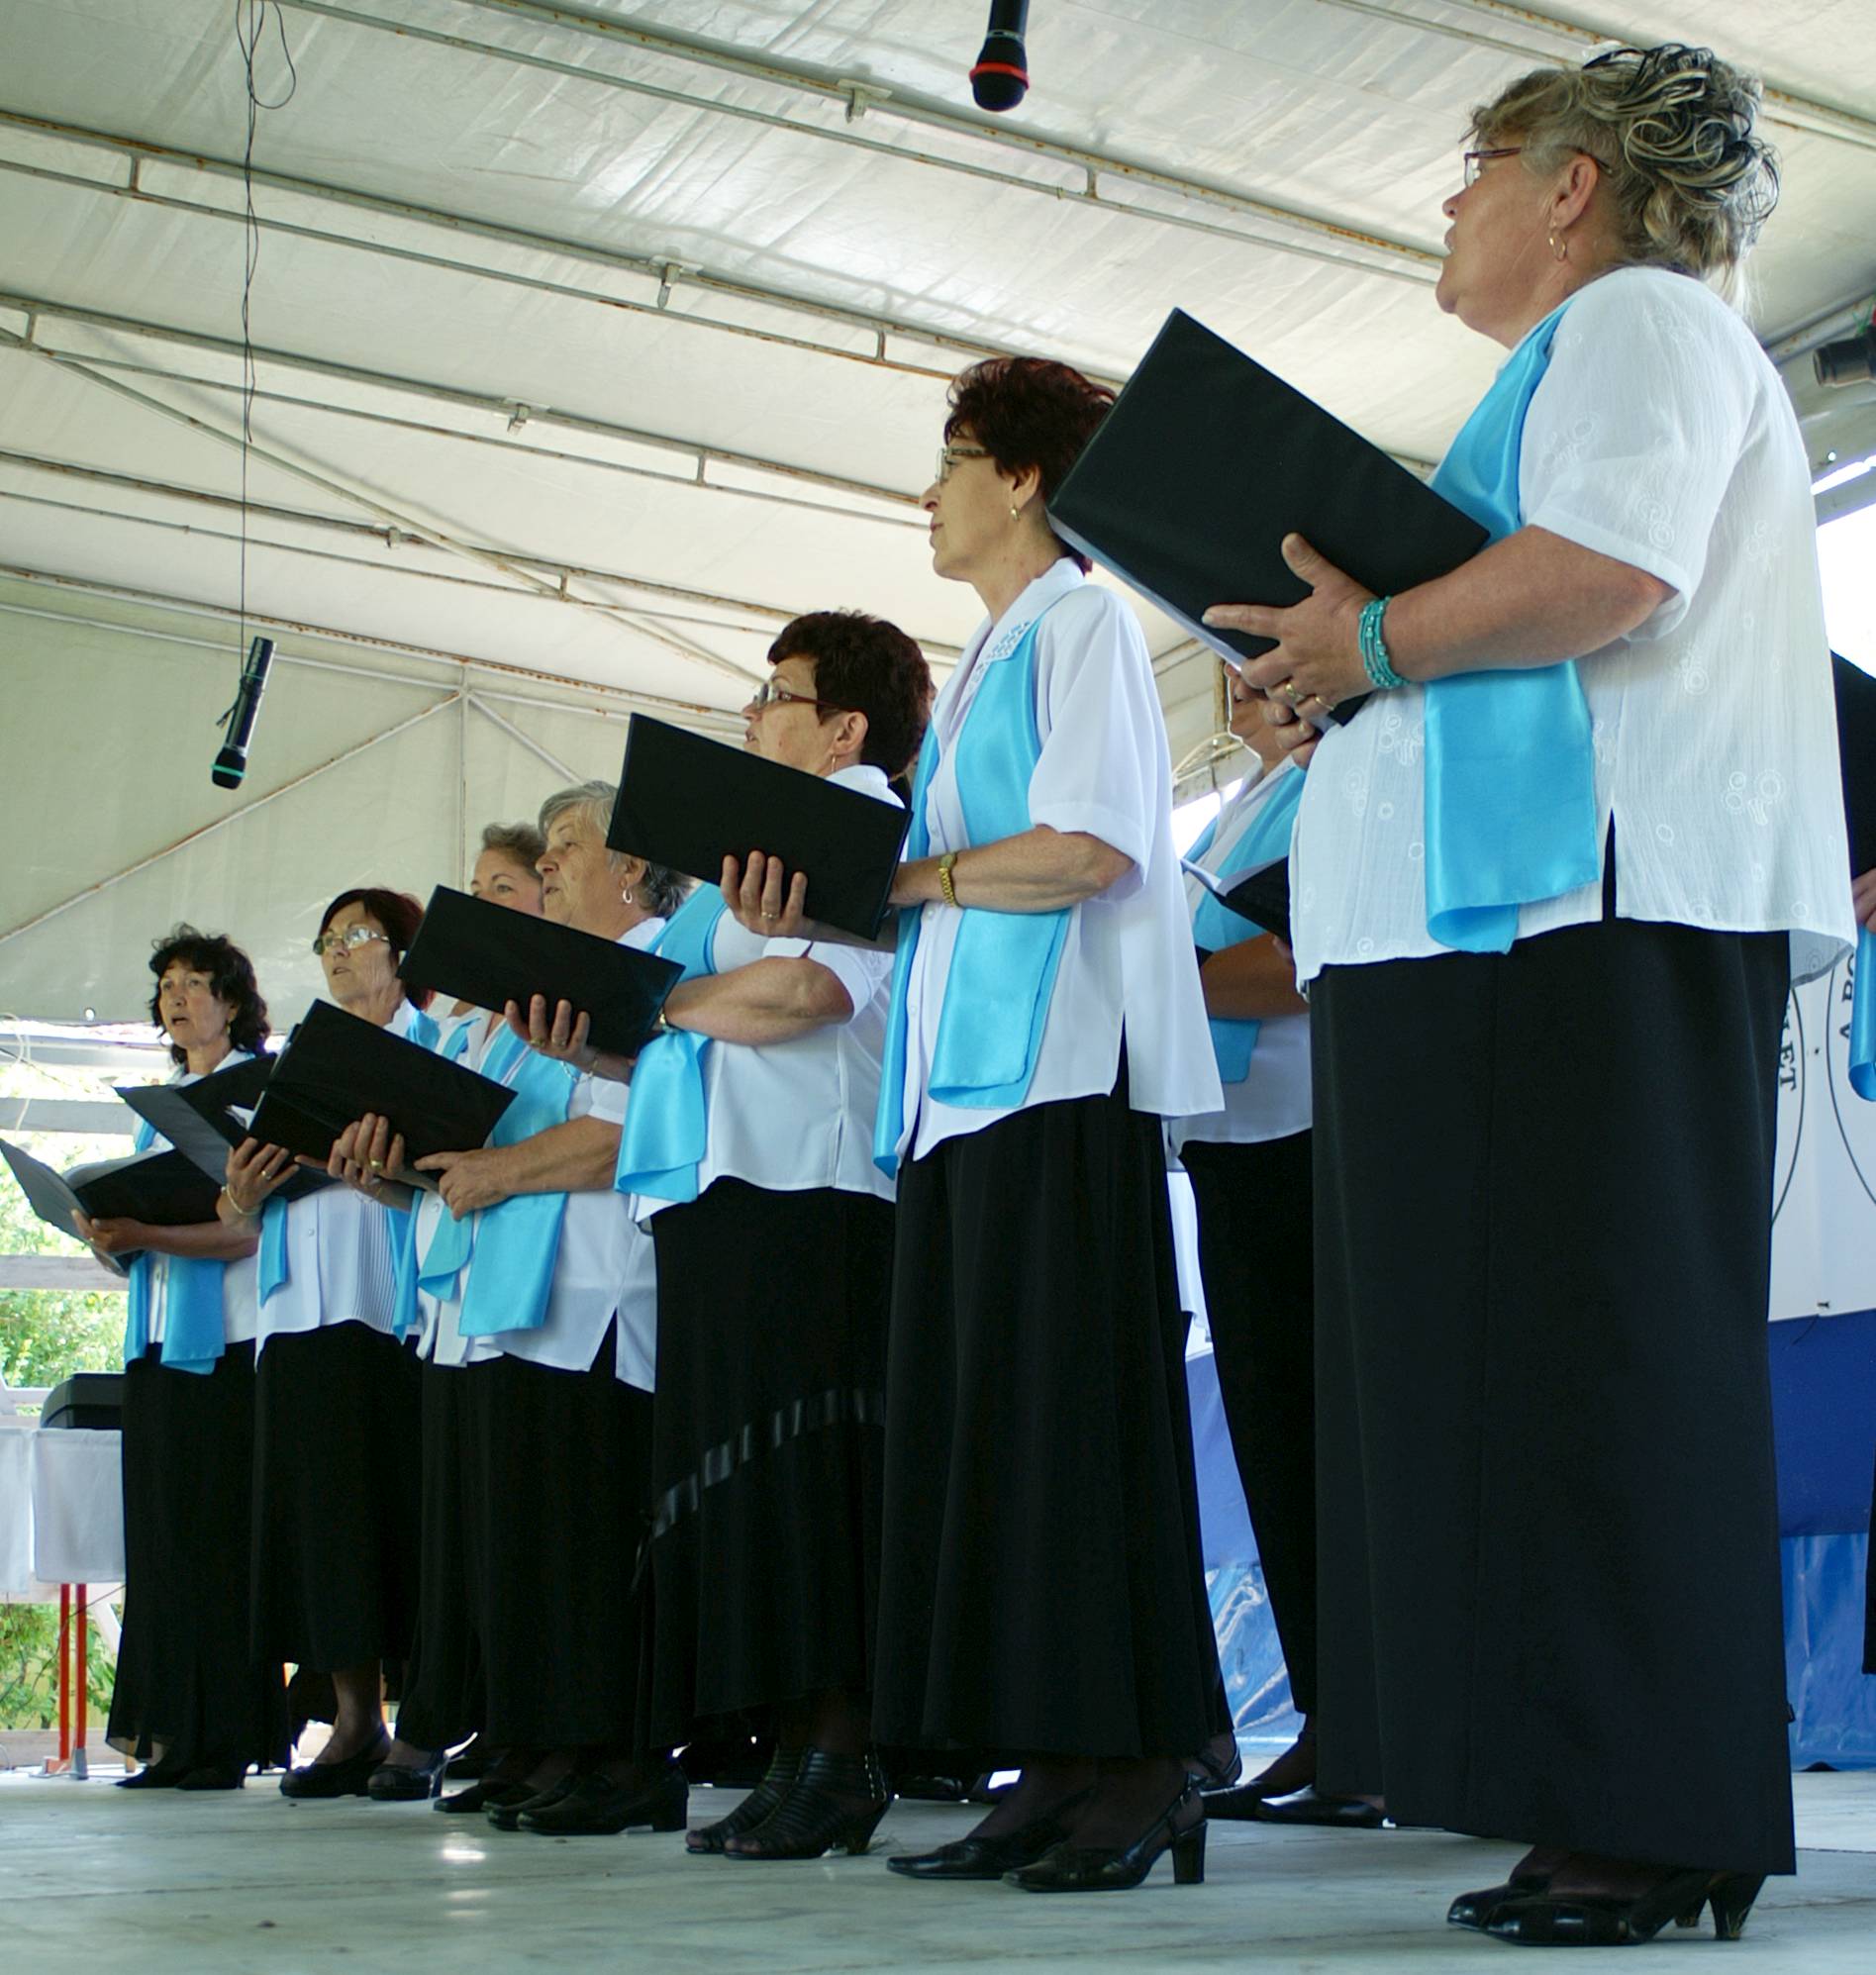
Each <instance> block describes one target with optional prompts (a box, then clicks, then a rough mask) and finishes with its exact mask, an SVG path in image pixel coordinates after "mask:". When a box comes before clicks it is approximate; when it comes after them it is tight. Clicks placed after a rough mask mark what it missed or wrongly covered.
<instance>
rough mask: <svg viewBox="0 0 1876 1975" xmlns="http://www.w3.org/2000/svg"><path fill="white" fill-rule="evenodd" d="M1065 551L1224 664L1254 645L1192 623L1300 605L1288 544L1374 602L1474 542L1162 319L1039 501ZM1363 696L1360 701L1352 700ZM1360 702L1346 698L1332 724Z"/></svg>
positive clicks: (1231, 356)
mask: <svg viewBox="0 0 1876 1975" xmlns="http://www.w3.org/2000/svg"><path fill="white" fill-rule="evenodd" d="M1048 518H1049V521H1050V522H1051V523H1052V525H1053V526H1054V529H1055V533H1056V534H1057V535H1059V536H1060V537H1061V538H1062V540H1063V541H1064V542H1068V543H1073V545H1074V546H1075V547H1077V548H1079V549H1080V550H1081V551H1082V552H1083V553H1084V554H1085V555H1089V556H1092V557H1093V558H1094V560H1095V561H1097V562H1099V563H1100V564H1101V566H1102V567H1103V568H1104V569H1111V570H1113V571H1114V573H1115V574H1116V575H1117V576H1119V577H1121V578H1122V580H1123V581H1124V582H1126V583H1128V584H1129V585H1131V586H1132V587H1133V588H1134V589H1135V590H1137V591H1138V592H1139V593H1140V594H1141V595H1142V596H1143V597H1145V598H1147V599H1148V600H1149V601H1150V602H1152V603H1154V604H1157V605H1158V606H1159V608H1160V609H1161V610H1162V611H1164V612H1165V613H1166V614H1167V616H1168V617H1171V618H1173V619H1174V620H1175V621H1176V622H1177V623H1178V624H1179V625H1180V626H1182V627H1183V628H1184V629H1185V630H1186V631H1188V632H1190V633H1191V634H1192V636H1193V637H1194V638H1197V639H1200V640H1202V641H1203V642H1205V643H1207V644H1209V645H1210V646H1211V647H1212V649H1213V650H1214V651H1216V652H1217V653H1218V654H1219V656H1220V657H1221V658H1223V659H1225V661H1226V662H1227V663H1228V664H1233V663H1235V661H1236V660H1237V659H1239V658H1256V657H1260V656H1261V655H1262V654H1263V653H1264V652H1266V651H1268V650H1269V649H1270V645H1271V641H1270V640H1269V639H1267V638H1252V637H1250V636H1249V635H1248V634H1247V633H1244V632H1239V631H1216V630H1213V629H1212V628H1211V627H1210V626H1208V625H1206V624H1204V623H1202V622H1201V618H1202V616H1203V614H1204V612H1205V611H1206V610H1208V609H1209V608H1210V607H1211V606H1212V605H1213V604H1274V605H1278V606H1286V605H1289V604H1296V603H1301V602H1302V600H1303V599H1304V597H1306V596H1307V595H1308V594H1309V590H1308V587H1307V586H1306V585H1305V583H1304V582H1303V580H1302V578H1301V577H1300V576H1297V575H1295V574H1293V573H1292V571H1291V569H1290V565H1289V564H1288V563H1287V562H1285V561H1284V559H1283V548H1282V543H1283V538H1284V537H1285V536H1286V535H1290V534H1296V535H1300V536H1302V537H1303V539H1304V540H1305V541H1306V542H1308V543H1311V545H1312V546H1314V547H1315V548H1317V549H1318V550H1319V551H1320V552H1321V553H1322V554H1324V555H1326V556H1328V557H1329V559H1330V561H1332V562H1333V563H1334V565H1335V566H1336V567H1337V568H1338V569H1344V570H1346V571H1347V572H1348V574H1349V575H1351V576H1353V577H1354V578H1355V580H1356V581H1357V582H1359V583H1361V584H1364V585H1365V586H1366V587H1367V588H1368V589H1370V590H1372V591H1374V592H1375V594H1376V595H1377V596H1392V595H1393V594H1394V592H1395V591H1397V590H1405V589H1410V588H1412V587H1413V585H1414V584H1416V583H1425V582H1428V581H1430V580H1431V579H1432V577H1434V576H1443V575H1445V574H1446V573H1447V572H1448V571H1449V570H1452V569H1456V568H1457V567H1458V566H1459V564H1460V563H1461V562H1464V561H1465V560H1467V559H1468V558H1469V557H1470V556H1472V555H1475V554H1477V552H1478V551H1479V550H1480V549H1481V548H1482V547H1484V545H1485V540H1486V534H1485V530H1484V529H1482V528H1481V527H1480V526H1479V525H1478V523H1477V522H1475V521H1474V520H1473V519H1472V518H1471V517H1470V516H1469V515H1464V514H1461V513H1460V512H1459V510H1458V509H1457V508H1455V507H1454V506H1453V505H1452V504H1451V503H1450V502H1449V501H1445V500H1442V499H1441V498H1440V497H1439V495H1437V494H1435V493H1434V492H1433V491H1432V488H1431V487H1428V486H1427V485H1425V484H1424V483H1423V482H1422V481H1420V480H1418V479H1416V478H1415V476H1414V475H1413V474H1412V473H1410V472H1409V471H1408V470H1407V468H1406V467H1405V466H1402V465H1401V464H1399V462H1398V461H1396V460H1393V459H1390V458H1389V457H1388V456H1387V454H1386V453H1385V452H1383V451H1382V450H1381V449H1380V447H1379V446H1377V445H1373V444H1369V442H1368V441H1367V440H1365V439H1363V438H1362V437H1361V435H1360V434H1359V433H1358V432H1355V431H1352V430H1351V429H1350V428H1349V427H1347V426H1345V425H1343V424H1342V422H1341V421H1340V420H1339V419H1337V418H1335V417H1333V416H1332V415H1331V414H1330V413H1329V412H1326V411H1324V409H1323V408H1322V406H1321V405H1319V404H1316V403H1315V402H1314V401H1313V400H1311V399H1309V398H1306V397H1305V396H1304V395H1303V394H1302V392H1301V391H1298V390H1295V389H1293V388H1292V387H1291V386H1290V385H1288V384H1286V383H1285V382H1284V381H1283V379H1282V378H1281V377H1278V376H1277V375H1275V374H1274V372H1272V371H1269V370H1266V369H1265V368H1264V367H1263V365H1262V364H1261V363H1258V362H1256V361H1254V360H1253V359H1252V358H1250V357H1248V356H1246V355H1245V354H1244V353H1243V351H1242V350H1239V349H1234V348H1233V346H1231V345H1230V344H1229V343H1227V342H1226V341H1225V340H1224V338H1223V337H1220V336H1215V335H1214V334H1213V333H1212V332H1211V331H1210V330H1209V329H1207V328H1205V326H1204V325H1203V324H1202V323H1197V322H1194V321H1193V319H1192V318H1191V317H1190V316H1189V315H1187V314H1186V313H1185V311H1184V310H1183V309H1175V310H1173V312H1172V314H1171V315H1170V316H1168V317H1167V318H1166V322H1165V326H1164V327H1163V328H1162V329H1161V330H1160V332H1159V334H1158V336H1157V337H1155V338H1154V340H1153V346H1152V347H1151V348H1150V349H1149V350H1148V351H1147V352H1146V354H1145V356H1144V357H1143V358H1142V359H1141V361H1140V365H1139V368H1138V369H1137V370H1135V372H1134V374H1133V376H1132V377H1131V378H1130V379H1129V380H1128V382H1127V385H1126V387H1125V388H1124V389H1123V390H1122V392H1121V395H1120V397H1119V399H1118V400H1117V401H1116V403H1115V406H1114V409H1113V410H1112V411H1111V412H1109V414H1108V415H1107V417H1106V418H1105V419H1104V420H1103V421H1102V422H1101V426H1100V428H1099V430H1098V431H1097V432H1096V433H1095V436H1094V438H1093V439H1092V440H1090V441H1089V442H1088V445H1087V448H1086V450H1085V451H1084V452H1083V453H1082V455H1081V457H1080V458H1079V459H1077V460H1076V461H1075V463H1074V465H1073V466H1072V467H1071V468H1070V469H1069V473H1068V477H1067V479H1065V480H1064V481H1063V482H1062V484H1061V486H1060V487H1059V488H1058V489H1057V490H1056V494H1055V498H1054V500H1052V501H1051V502H1050V503H1049V508H1048ZM1365 698H1366V695H1365V694H1364V695H1362V699H1363V700H1365ZM1359 703H1360V702H1358V701H1353V700H1344V701H1343V702H1342V704H1341V706H1340V707H1339V708H1337V709H1336V714H1335V717H1336V718H1337V719H1338V720H1344V721H1345V720H1350V719H1352V718H1353V717H1354V712H1355V709H1356V707H1357V705H1358V704H1359Z"/></svg>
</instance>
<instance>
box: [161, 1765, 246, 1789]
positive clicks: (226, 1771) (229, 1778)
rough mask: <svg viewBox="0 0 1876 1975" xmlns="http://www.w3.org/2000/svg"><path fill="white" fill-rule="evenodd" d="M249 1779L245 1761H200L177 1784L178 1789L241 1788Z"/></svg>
mask: <svg viewBox="0 0 1876 1975" xmlns="http://www.w3.org/2000/svg"><path fill="white" fill-rule="evenodd" d="M246 1783H247V1764H246V1763H245V1762H198V1763H197V1764H196V1765H195V1767H194V1768H193V1769H191V1770H190V1771H189V1772H188V1774H187V1775H186V1776H184V1777H182V1778H181V1779H180V1780H179V1781H178V1782H177V1784H176V1788H177V1789H178V1790H239V1789H241V1788H243V1787H244V1786H245V1785H246Z"/></svg>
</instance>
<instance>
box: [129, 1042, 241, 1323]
mask: <svg viewBox="0 0 1876 1975" xmlns="http://www.w3.org/2000/svg"><path fill="white" fill-rule="evenodd" d="M252 1059H253V1051H252V1050H251V1049H231V1050H230V1051H229V1052H228V1054H227V1055H226V1056H224V1057H223V1058H222V1060H221V1061H220V1062H219V1063H217V1064H216V1066H215V1067H216V1069H217V1070H232V1069H233V1068H234V1067H235V1065H236V1064H237V1063H246V1062H250V1061H252ZM168 1081H169V1082H170V1083H171V1084H173V1085H174V1086H175V1087H176V1088H178V1089H180V1088H181V1087H182V1086H183V1085H184V1084H192V1083H200V1082H201V1081H202V1079H201V1077H200V1075H199V1074H198V1073H197V1072H196V1071H194V1070H178V1071H177V1072H176V1073H175V1074H174V1075H173V1076H172V1077H170V1078H169V1079H168ZM149 1149H150V1150H151V1151H152V1152H161V1151H167V1150H169V1149H170V1147H169V1140H168V1139H167V1138H165V1137H164V1136H162V1134H161V1133H160V1132H158V1133H157V1134H156V1135H155V1136H154V1137H153V1138H152V1139H151V1140H150V1142H149ZM170 1259H171V1258H170V1257H169V1256H168V1255H162V1254H157V1253H155V1252H154V1251H152V1252H151V1254H150V1257H149V1341H150V1342H151V1343H152V1344H159V1343H161V1342H162V1337H163V1313H164V1310H165V1309H166V1307H167V1304H168V1295H169V1263H170ZM256 1280H257V1277H256V1257H255V1256H253V1255H245V1256H243V1257H242V1259H241V1260H240V1261H234V1262H224V1263H223V1264H222V1337H223V1340H224V1341H225V1342H227V1343H231V1344H245V1343H247V1342H248V1341H249V1340H250V1339H251V1338H252V1336H253V1334H254V1325H255V1321H256V1315H255V1313H256V1305H255V1287H254V1285H255V1282H256Z"/></svg>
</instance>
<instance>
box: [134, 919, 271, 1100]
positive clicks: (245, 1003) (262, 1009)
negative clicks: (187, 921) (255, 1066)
mask: <svg viewBox="0 0 1876 1975" xmlns="http://www.w3.org/2000/svg"><path fill="white" fill-rule="evenodd" d="M178 960H180V961H181V962H182V964H183V965H184V966H185V967H194V968H195V969H197V970H198V971H199V972H201V973H205V974H207V975H208V977H209V992H210V993H211V994H212V995H213V996H214V997H215V999H216V1000H217V1001H219V1002H223V1003H225V1004H226V1005H227V1008H228V1012H229V1013H228V1039H229V1041H230V1042H231V1043H232V1044H233V1046H234V1047H235V1048H237V1049H246V1050H247V1053H248V1054H249V1055H255V1054H257V1053H258V1052H259V1049H260V1045H261V1044H262V1043H263V1042H264V1041H265V1040H266V1039H267V1037H269V1036H270V1035H271V1034H272V1033H273V1032H272V1030H271V1029H269V1027H268V1026H267V1004H266V1003H265V1002H264V1001H262V1000H261V998H260V984H259V982H257V981H256V980H255V979H254V963H253V962H252V961H251V960H250V959H248V957H247V954H246V953H244V952H243V951H242V949H241V948H240V947H239V946H237V945H236V944H235V942H234V940H232V939H231V938H229V937H228V936H227V934H225V933H198V932H197V931H196V929H195V928H194V927H193V926H188V925H179V926H176V927H173V928H171V930H170V931H169V932H167V933H165V934H164V935H163V937H162V938H160V939H158V940H156V941H155V942H154V944H153V946H152V949H151V951H150V955H149V971H150V972H151V973H152V974H154V975H155V976H156V985H155V987H154V988H153V989H151V991H150V996H149V1019H150V1021H152V1022H153V1023H154V1024H155V1025H156V1027H157V1028H158V1029H160V1028H161V1027H162V977H163V974H164V973H165V972H166V971H167V969H168V968H169V967H171V966H172V965H174V963H175V962H176V961H178ZM169 1054H170V1056H171V1057H172V1058H173V1059H174V1061H175V1062H176V1064H177V1065H178V1066H179V1067H181V1068H185V1069H186V1068H187V1067H188V1062H189V1052H188V1051H187V1050H186V1049H182V1048H178V1047H177V1046H176V1044H175V1043H174V1042H171V1043H170V1045H169Z"/></svg>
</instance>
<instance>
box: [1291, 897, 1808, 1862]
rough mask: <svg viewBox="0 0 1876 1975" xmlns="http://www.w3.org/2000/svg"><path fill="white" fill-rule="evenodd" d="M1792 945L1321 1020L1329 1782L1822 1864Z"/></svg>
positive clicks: (1684, 950) (1490, 1818) (1381, 994)
mask: <svg viewBox="0 0 1876 1975" xmlns="http://www.w3.org/2000/svg"><path fill="white" fill-rule="evenodd" d="M1786 951H1787V947H1786V940H1785V938H1784V936H1783V935H1782V934H1780V935H1768V934H1744V935H1741V934H1716V933H1704V932H1697V931H1694V930H1692V929H1690V928H1686V927H1680V926H1669V925H1650V924H1642V923H1638V922H1635V921H1631V920H1617V919H1607V920H1605V921H1603V922H1602V923H1601V924H1598V925H1594V926H1588V927H1580V928H1572V929H1569V930H1567V931H1564V932H1558V933H1549V934H1545V935H1543V936H1542V937H1540V938H1533V939H1528V940H1524V941H1521V942H1520V943H1519V944H1518V945H1517V946H1515V947H1514V948H1513V949H1512V951H1511V952H1510V953H1509V954H1506V955H1503V956H1492V955H1475V954H1443V955H1440V956H1439V957H1437V958H1432V959H1423V960H1409V961H1392V962H1387V963H1384V964H1378V965H1374V966H1360V967H1335V968H1330V969H1328V970H1327V971H1325V972H1324V973H1323V974H1322V975H1321V976H1320V977H1319V979H1318V981H1317V983H1316V986H1315V989H1314V992H1313V996H1312V1008H1313V1011H1314V1017H1315V1028H1314V1054H1315V1088H1316V1212H1317V1250H1316V1252H1317V1291H1318V1299H1317V1328H1318V1353H1317V1404H1318V1422H1317V1426H1318V1449H1319V1466H1318V1495H1317V1504H1318V1529H1319V1536H1320V1556H1321V1570H1322V1586H1321V1596H1320V1601H1319V1608H1318V1612H1319V1622H1320V1625H1321V1684H1322V1728H1321V1734H1322V1742H1321V1771H1322V1783H1323V1787H1324V1788H1326V1789H1331V1790H1336V1791H1351V1792H1352V1791H1381V1792H1385V1793H1386V1796H1387V1801H1388V1808H1389V1810H1390V1812H1391V1813H1392V1814H1393V1815H1394V1816H1395V1817H1396V1818H1398V1819H1400V1820H1402V1821H1403V1822H1406V1823H1410V1824H1416V1825H1438V1826H1443V1827H1447V1828H1448V1829H1452V1830H1459V1831H1470V1832H1474V1833H1477V1834H1480V1835H1486V1836H1493V1837H1503V1838H1512V1839H1516V1840H1518V1841H1520V1842H1523V1843H1528V1844H1542V1845H1555V1846H1561V1847H1565V1848H1567V1849H1570V1850H1576V1851H1590V1852H1601V1853H1608V1854H1612V1855H1614V1856H1617V1857H1621V1858H1629V1859H1636V1860H1644V1861H1649V1862H1654V1863H1661V1864H1670V1865H1681V1866H1708V1867H1712V1868H1714V1869H1716V1870H1718V1869H1722V1868H1724V1869H1728V1870H1732V1871H1738V1872H1790V1871H1791V1870H1793V1867H1794V1853H1793V1845H1792V1813H1791V1777H1790V1770H1789V1758H1788V1755H1787V1744H1786V1732H1785V1730H1786V1707H1785V1665H1784V1646H1783V1624H1782V1616H1781V1611H1780V1593H1779V1563H1778V1521H1777V1509H1776V1500H1775V1492H1774V1472H1773V1460H1772V1426H1771V1401H1770V1391H1769V1375H1768V1367H1767V1360H1766V1341H1765V1326H1766V1315H1767V1298H1768V1294H1769V1278H1770V1260H1771V1197H1772V1184H1771V1182H1772V1151H1773V1137H1774V1109H1773V1099H1774V1075H1775V1070H1776V1064H1777V1055H1778V1046H1779V1029H1780V1020H1781V1015H1782V1010H1783V1005H1784V1000H1785V993H1786V969H1787V959H1786Z"/></svg>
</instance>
